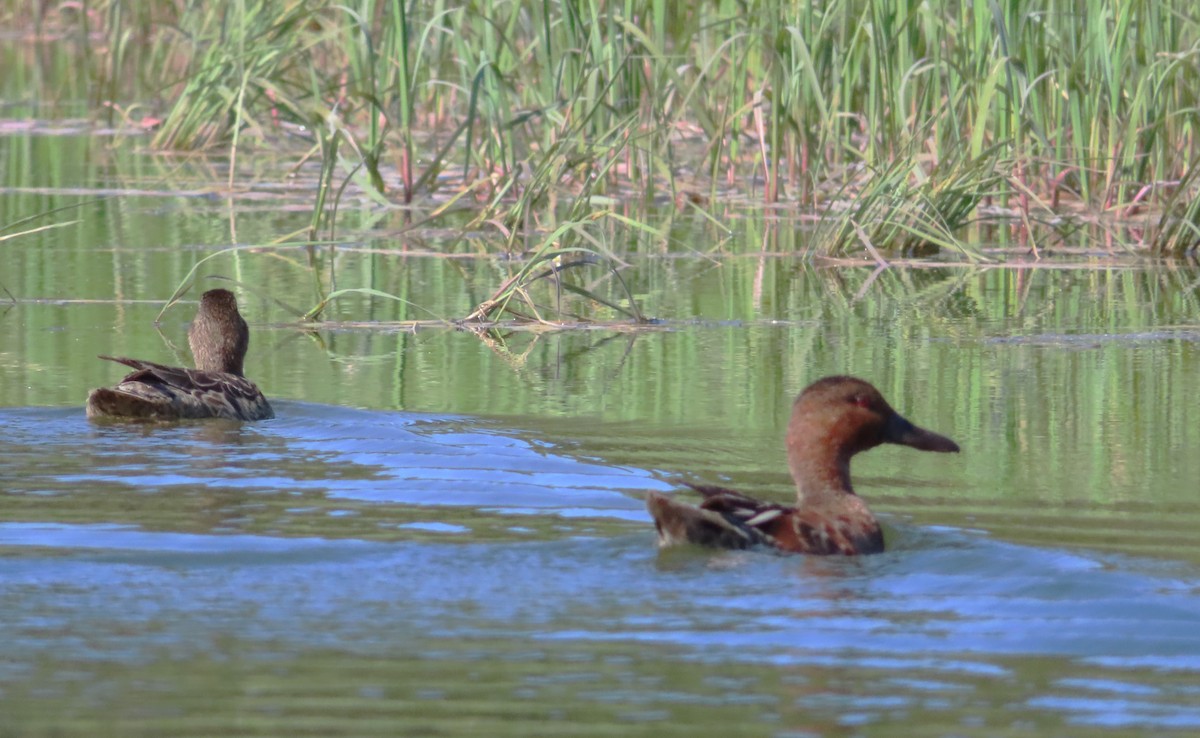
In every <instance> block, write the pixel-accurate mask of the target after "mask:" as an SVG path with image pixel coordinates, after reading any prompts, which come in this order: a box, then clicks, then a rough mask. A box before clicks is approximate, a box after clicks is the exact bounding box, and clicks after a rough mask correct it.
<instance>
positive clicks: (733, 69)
mask: <svg viewBox="0 0 1200 738" xmlns="http://www.w3.org/2000/svg"><path fill="white" fill-rule="evenodd" d="M124 5H125V3H124V2H123V1H122V0H97V1H96V2H94V3H92V4H91V7H92V8H93V9H95V12H94V13H93V14H92V15H91V22H92V23H93V24H101V25H103V24H104V23H108V24H109V27H107V28H105V29H104V34H105V36H106V37H107V38H109V39H111V40H112V42H111V43H110V44H109V45H108V47H107V53H108V54H109V59H108V64H107V65H97V68H98V69H102V70H105V74H106V75H108V79H107V80H104V82H105V84H107V85H109V87H107V88H105V89H115V87H114V86H113V84H112V83H113V82H114V78H117V77H120V76H121V75H122V74H123V73H124V72H125V71H127V70H126V69H124V67H125V66H127V65H128V64H132V63H134V61H133V60H134V59H135V58H136V59H147V58H153V59H156V60H158V64H159V69H160V70H161V74H160V75H159V78H158V79H157V80H156V82H157V84H158V85H159V89H161V90H163V94H162V99H163V104H164V105H166V106H167V107H168V108H169V114H168V116H167V121H166V123H165V124H164V126H163V128H162V130H161V131H160V133H159V135H158V137H157V139H156V143H157V144H158V145H160V146H168V147H184V148H193V147H205V146H214V145H221V146H229V145H233V144H235V143H237V142H239V141H240V142H241V144H242V145H260V146H262V145H271V146H274V145H277V143H278V142H279V141H280V140H282V136H281V135H280V133H279V131H280V126H287V125H288V124H295V125H302V126H305V127H306V129H307V130H311V129H312V128H313V127H314V123H315V122H317V121H322V120H325V119H326V118H327V117H328V116H329V115H330V113H331V112H336V114H337V115H338V116H339V118H340V120H342V121H344V122H345V126H346V131H347V137H350V136H351V135H352V137H353V139H354V141H355V142H356V145H354V146H351V147H342V148H341V150H340V153H338V154H337V155H338V156H342V157H349V158H350V159H352V160H353V161H354V163H355V164H357V165H361V166H362V168H363V171H364V172H365V176H366V178H367V182H368V184H369V186H370V187H372V188H373V189H376V190H377V191H388V192H389V193H390V196H391V197H392V198H393V199H396V200H401V201H405V202H409V201H412V200H413V199H414V198H416V197H420V196H424V195H428V194H429V192H430V191H431V190H433V189H436V188H437V187H446V186H447V185H446V184H445V178H439V177H437V176H434V175H436V174H438V173H441V172H445V171H447V170H453V171H454V172H455V174H456V175H460V176H458V177H457V178H456V179H454V180H453V181H454V182H456V184H454V185H452V186H453V187H456V188H457V189H456V193H457V194H460V195H461V194H463V193H465V192H468V191H470V192H472V193H475V194H476V195H477V196H480V197H482V199H483V200H484V201H485V202H488V203H489V204H490V205H494V204H495V203H496V202H497V201H498V199H500V198H501V196H508V197H511V198H512V200H511V201H512V202H522V198H521V194H520V193H521V190H522V188H523V187H524V186H525V185H524V184H523V183H522V181H523V178H524V177H526V176H528V173H530V172H541V173H543V174H545V172H546V171H547V169H548V168H549V169H552V170H554V172H555V176H553V177H548V178H547V177H543V179H541V180H539V181H536V182H534V183H532V185H531V186H533V187H537V188H542V189H543V190H545V191H554V192H557V193H566V194H577V193H578V192H579V191H581V190H582V189H584V185H585V183H586V184H587V185H588V189H590V190H591V191H592V192H599V193H604V192H608V191H614V192H618V193H619V194H622V195H625V196H642V197H652V196H655V195H656V194H659V193H660V192H661V191H663V190H665V192H663V193H662V194H667V195H670V196H676V195H678V189H679V188H681V187H694V186H695V183H694V182H693V183H685V182H683V180H682V179H681V178H682V177H687V178H691V179H693V180H700V186H701V187H706V188H708V189H709V193H710V195H711V196H716V195H717V193H718V191H721V192H728V191H729V189H730V188H731V187H732V188H733V190H734V193H735V195H741V196H744V197H754V198H760V197H761V198H763V199H766V200H768V201H776V200H792V201H797V202H799V203H800V204H802V205H805V206H819V205H820V204H821V203H823V202H826V201H827V200H829V199H830V198H831V197H834V198H835V197H838V196H840V194H842V193H844V192H845V191H846V190H845V188H846V186H847V185H848V184H849V183H851V182H854V181H856V180H859V179H860V178H861V173H862V172H863V171H868V172H880V173H883V172H892V173H894V172H895V171H897V168H898V170H899V171H905V172H909V173H910V175H911V176H910V178H909V180H908V181H909V185H910V186H916V185H919V183H920V181H921V180H922V178H924V177H928V176H929V175H930V173H931V172H932V171H933V170H934V169H935V168H937V167H939V166H941V167H944V165H942V164H940V162H942V161H960V162H963V163H964V166H967V167H968V171H974V169H971V168H970V166H969V162H975V161H978V160H979V157H981V156H983V155H984V152H992V151H997V152H999V154H1000V155H999V156H998V157H996V159H995V161H996V163H997V165H1000V164H1001V163H1003V165H1004V166H1005V167H1006V170H1005V171H1003V172H1002V174H1003V175H1004V176H1003V177H1002V178H1001V179H1000V180H999V181H998V182H997V181H994V180H993V178H991V177H983V178H982V179H980V180H979V181H978V182H975V183H974V184H971V183H968V182H960V184H965V185H970V186H971V187H974V188H975V190H976V192H975V193H973V194H971V196H970V198H969V199H975V200H977V199H978V198H979V197H981V196H984V195H986V196H988V197H993V198H995V199H996V201H997V202H998V203H999V204H1001V205H1008V206H1010V207H1013V208H1014V209H1015V210H1016V211H1018V212H1021V213H1023V214H1026V215H1027V214H1028V212H1029V210H1030V208H1032V207H1034V205H1033V204H1031V198H1032V201H1033V202H1036V201H1038V200H1040V201H1042V202H1045V203H1049V204H1054V205H1059V206H1060V207H1061V206H1065V205H1067V204H1072V203H1076V204H1078V205H1080V206H1082V207H1085V208H1089V209H1092V210H1111V211H1113V212H1116V213H1118V214H1119V213H1123V212H1126V211H1127V210H1128V209H1129V208H1130V207H1131V206H1133V205H1135V204H1137V205H1140V206H1145V205H1147V204H1152V203H1156V202H1159V200H1158V198H1160V197H1161V196H1162V195H1161V193H1164V192H1167V191H1168V190H1169V188H1163V187H1160V186H1159V185H1161V184H1163V183H1167V182H1173V181H1176V180H1179V179H1180V178H1181V177H1182V176H1183V175H1184V174H1185V173H1186V172H1187V171H1188V169H1187V163H1188V162H1189V161H1193V160H1196V159H1197V157H1198V156H1200V141H1198V140H1197V124H1198V122H1200V117H1198V116H1200V99H1198V97H1200V61H1198V60H1200V11H1197V9H1196V7H1195V4H1194V3H1192V2H1190V1H1185V0H1165V1H1163V2H1150V1H1149V0H1123V1H1122V2H1117V0H1102V1H1101V2H1097V3H1080V2H1078V1H1077V0H1075V1H1072V2H1064V1H1063V0H1038V1H1037V2H1028V1H1018V0H957V1H948V2H942V3H912V2H908V0H829V1H828V2H824V3H819V4H818V3H812V2H801V1H800V0H740V1H739V0H715V1H714V2H709V3H700V4H696V5H694V6H692V5H681V4H677V3H666V2H663V1H662V0H625V1H624V2H619V3H618V2H604V1H603V0H596V1H595V2H591V3H579V2H573V1H568V2H562V3H548V2H540V3H519V2H513V1H512V0H480V1H479V2H476V3H471V4H466V5H464V4H458V3H449V2H446V1H445V0H434V1H433V2H427V3H415V2H414V3H406V2H404V1H403V0H358V1H357V2H346V3H337V2H333V0H289V1H287V2H273V1H269V0H238V1H237V2H234V3H232V4H219V3H218V4H213V3H209V4H201V3H167V2H162V3H157V4H154V3H152V4H151V5H153V6H154V8H155V12H153V13H149V12H145V11H141V12H138V13H130V12H118V10H119V9H120V8H121V7H123V6H124ZM137 5H139V7H140V6H141V5H142V4H137ZM64 18H65V17H64ZM147 18H151V19H153V20H152V21H150V20H147ZM64 22H66V21H65V20H64ZM134 22H136V23H140V24H142V25H141V26H140V27H139V28H137V29H135V30H136V31H137V33H136V34H135V35H137V36H139V37H142V38H144V39H145V40H144V42H143V43H144V45H145V46H147V47H148V48H150V49H151V50H150V51H146V52H143V53H140V54H133V53H132V52H130V51H129V49H128V44H127V43H124V42H123V41H122V43H117V41H118V40H123V39H127V38H129V36H130V31H131V29H129V28H126V27H122V24H126V23H134ZM143 71H144V70H143ZM126 77H128V75H126ZM114 94H116V93H114ZM125 94H127V95H137V94H139V93H138V92H137V91H136V90H127V91H126V92H125ZM964 147H966V148H965V152H966V153H965V154H963V153H962V152H963V151H964ZM599 172H603V176H602V177H599V178H598V179H596V178H597V177H598V176H599V175H598V173H599ZM889 176H890V175H889ZM958 176H959V177H960V180H961V174H960V175H958ZM439 183H440V184H439ZM479 193H482V194H479ZM525 204H528V202H526V203H525ZM512 215H513V216H514V217H515V216H519V215H520V214H519V213H513V214H512ZM545 225H546V226H547V227H550V228H553V226H554V225H555V224H554V223H548V224H545Z"/></svg>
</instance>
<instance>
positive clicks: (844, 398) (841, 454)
mask: <svg viewBox="0 0 1200 738" xmlns="http://www.w3.org/2000/svg"><path fill="white" fill-rule="evenodd" d="M881 443H896V444H900V445H902V446H911V447H912V448H915V449H920V450H922V451H943V452H948V451H958V444H956V443H954V441H951V440H950V439H949V438H946V437H945V436H942V435H938V434H937V433H934V432H932V431H928V430H925V429H924V428H918V427H917V426H915V425H913V424H912V423H910V422H909V421H907V420H905V419H904V418H903V417H902V416H901V415H900V414H899V413H897V412H896V411H895V410H893V409H892V406H891V405H889V404H888V402H887V400H885V399H883V395H882V394H880V392H879V390H877V389H875V387H873V386H872V385H871V384H870V383H869V382H865V381H863V380H861V379H856V378H854V377H825V378H824V379H820V380H817V381H816V382H814V383H812V384H811V385H809V386H808V387H807V388H806V389H805V390H804V391H803V392H801V393H800V395H799V396H798V397H797V398H796V402H795V404H794V405H793V406H792V418H791V421H790V422H789V423H788V432H787V451H788V465H789V466H790V467H791V471H792V479H793V480H795V482H796V498H797V499H796V505H795V506H794V507H787V506H784V505H777V504H774V503H770V502H762V501H760V500H756V499H754V498H752V497H747V496H746V495H744V494H742V493H740V492H736V491H734V490H731V489H725V488H723V487H710V486H703V485H692V484H689V485H688V486H689V487H691V488H692V489H694V490H696V491H697V492H699V493H700V494H702V495H704V501H703V502H701V503H700V505H699V507H696V506H692V505H688V504H685V503H682V502H678V501H676V500H673V499H671V498H670V497H667V496H665V495H661V494H658V493H656V492H650V493H649V494H647V496H646V506H647V507H648V508H649V510H650V514H651V515H652V516H653V517H654V525H655V527H656V528H657V529H658V536H659V545H660V546H669V545H673V544H677V543H698V544H701V545H705V546H714V547H718V548H749V547H751V546H757V545H762V546H769V547H771V548H774V549H777V550H779V551H783V552H787V553H807V554H822V555H828V554H844V555H853V554H870V553H879V552H880V551H883V532H882V531H881V530H880V528H879V523H878V522H876V520H875V516H874V515H872V514H871V511H870V510H869V509H867V505H866V503H865V502H863V500H862V498H861V497H859V496H858V495H857V494H855V493H854V488H853V487H851V486H850V459H851V457H853V456H854V455H855V454H857V453H858V452H860V451H866V450H868V449H872V448H875V447H876V446H878V445H880V444H881Z"/></svg>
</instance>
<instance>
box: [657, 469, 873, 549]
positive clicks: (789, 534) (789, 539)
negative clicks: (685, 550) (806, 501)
mask: <svg viewBox="0 0 1200 738" xmlns="http://www.w3.org/2000/svg"><path fill="white" fill-rule="evenodd" d="M687 486H689V487H691V488H692V489H694V490H696V491H697V492H699V493H700V494H702V495H704V501H703V502H701V503H700V505H699V506H698V507H696V506H692V505H688V504H686V503H682V502H678V501H676V500H673V499H671V498H668V497H666V496H664V495H660V494H657V493H650V494H649V495H647V500H646V503H647V507H648V508H649V510H650V514H651V515H652V516H653V517H654V524H655V527H656V528H657V529H658V534H659V545H661V546H669V545H673V544H677V543H684V542H687V543H695V544H699V545H702V546H712V547H716V548H748V547H751V546H758V545H761V546H769V547H770V548H773V549H776V550H778V551H783V552H786V553H805V554H814V555H836V554H842V555H854V554H866V553H878V552H880V551H882V550H883V534H882V532H881V531H880V530H879V525H878V524H877V523H876V522H875V520H874V519H870V520H861V521H856V520H854V519H852V518H849V517H845V518H836V519H830V518H829V517H827V516H823V515H821V514H820V513H818V512H816V511H811V510H799V509H797V508H794V507H787V506H784V505H779V504H776V503H773V502H764V501H762V500H756V499H754V498H753V497H749V496H747V495H744V494H742V493H741V492H738V491H736V490H732V489H727V488H725V487H715V486H709V485H694V484H688V485H687Z"/></svg>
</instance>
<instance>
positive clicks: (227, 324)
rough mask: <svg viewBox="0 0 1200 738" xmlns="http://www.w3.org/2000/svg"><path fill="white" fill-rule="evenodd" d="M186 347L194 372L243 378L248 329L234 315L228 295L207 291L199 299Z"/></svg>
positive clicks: (233, 299) (234, 300)
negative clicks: (190, 354)
mask: <svg viewBox="0 0 1200 738" xmlns="http://www.w3.org/2000/svg"><path fill="white" fill-rule="evenodd" d="M188 344H189V345H190V346H191V348H192V358H193V359H194V360H195V362H196V368H197V369H203V370H204V371H208V372H227V373H229V374H236V375H238V376H239V377H240V376H243V363H244V362H245V360H246V349H248V348H249V347H250V328H249V327H247V325H246V321H245V320H243V319H242V314H241V313H239V312H238V307H237V298H236V297H234V296H233V293H232V292H230V291H229V290H209V291H208V292H205V293H204V294H203V295H201V297H200V309H199V310H197V311H196V319H195V320H194V321H192V327H191V328H190V329H189V330H188Z"/></svg>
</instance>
